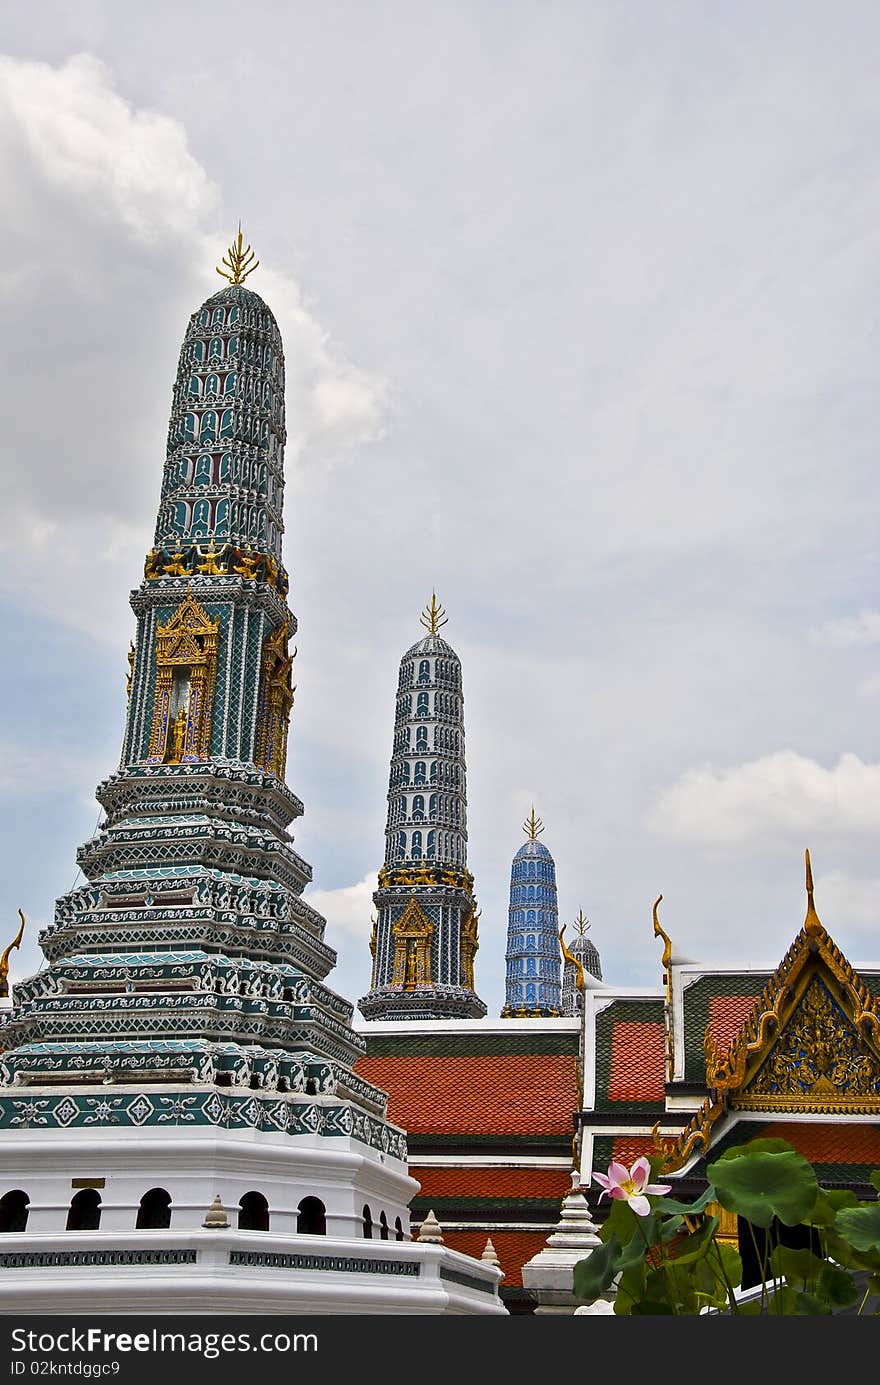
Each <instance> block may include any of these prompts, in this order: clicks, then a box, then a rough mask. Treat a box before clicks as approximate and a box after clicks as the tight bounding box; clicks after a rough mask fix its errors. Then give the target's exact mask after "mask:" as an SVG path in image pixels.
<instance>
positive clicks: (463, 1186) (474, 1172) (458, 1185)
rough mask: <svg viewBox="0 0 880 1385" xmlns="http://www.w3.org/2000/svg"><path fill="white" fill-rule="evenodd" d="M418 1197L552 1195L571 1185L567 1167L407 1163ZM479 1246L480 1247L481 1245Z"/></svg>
mask: <svg viewBox="0 0 880 1385" xmlns="http://www.w3.org/2000/svg"><path fill="white" fill-rule="evenodd" d="M409 1171H410V1173H411V1174H412V1176H413V1178H417V1179H418V1180H419V1182H420V1183H421V1185H422V1190H421V1192H420V1193H419V1194H417V1196H418V1197H420V1198H429V1199H430V1198H437V1199H440V1198H453V1197H455V1198H458V1197H460V1198H485V1197H498V1198H554V1199H558V1200H559V1202H560V1203H561V1201H562V1199H563V1197H564V1196H565V1194H566V1193H567V1192H568V1190H569V1188H570V1187H571V1174H570V1172H569V1171H568V1170H567V1169H497V1168H493V1169H487V1168H423V1167H421V1166H420V1165H418V1164H415V1165H410V1170H409ZM481 1249H482V1247H481Z"/></svg>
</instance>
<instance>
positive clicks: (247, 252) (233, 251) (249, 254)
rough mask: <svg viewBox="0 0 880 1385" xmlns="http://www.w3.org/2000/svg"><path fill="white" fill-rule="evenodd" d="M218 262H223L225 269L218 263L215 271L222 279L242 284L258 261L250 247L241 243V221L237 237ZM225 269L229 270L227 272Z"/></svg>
mask: <svg viewBox="0 0 880 1385" xmlns="http://www.w3.org/2000/svg"><path fill="white" fill-rule="evenodd" d="M220 263H221V264H224V265H225V266H226V269H221V268H220V265H217V266H216V269H217V273H218V274H219V275H220V277H221V278H222V279H228V280H229V282H230V284H243V283H244V281H245V279H246V278H247V277H248V275H249V274H253V272H254V270H255V269H256V267H257V265H258V264H259V263H260V261H259V260H258V259H255V258H254V252H253V250H252V249H251V247H250V246H249V245H247V246H243V244H242V235H241V222H239V223H238V238H237V239H236V240H234V241H233V242H232V244H231V245H230V247H229V249H228V250H227V251H226V254H225V255H224V256H223V259H222V260H221V262H220ZM227 270H228V271H229V273H228V274H227V272H226V271H227Z"/></svg>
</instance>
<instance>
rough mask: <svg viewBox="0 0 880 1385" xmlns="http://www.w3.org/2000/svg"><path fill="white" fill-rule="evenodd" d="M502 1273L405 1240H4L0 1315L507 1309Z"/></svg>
mask: <svg viewBox="0 0 880 1385" xmlns="http://www.w3.org/2000/svg"><path fill="white" fill-rule="evenodd" d="M175 1262H176V1263H175ZM501 1278H502V1276H501V1272H500V1271H499V1270H497V1269H496V1268H495V1267H494V1266H492V1265H486V1264H484V1263H482V1262H481V1261H479V1260H472V1259H471V1258H470V1256H467V1255H461V1254H459V1253H458V1252H457V1251H453V1250H448V1249H447V1248H446V1247H441V1246H431V1245H424V1246H423V1245H419V1244H418V1243H417V1242H412V1241H402V1242H394V1241H389V1242H384V1241H365V1240H358V1241H353V1240H336V1239H330V1238H329V1237H326V1236H302V1235H298V1236H273V1235H272V1234H271V1233H267V1232H262V1231H232V1230H230V1231H212V1230H207V1229H204V1228H203V1229H201V1230H198V1231H178V1232H174V1231H132V1232H129V1233H127V1234H126V1235H120V1234H119V1233H118V1232H109V1231H91V1232H73V1231H68V1232H63V1233H62V1234H61V1235H60V1236H59V1235H53V1236H45V1235H38V1236H32V1235H30V1234H28V1233H26V1232H25V1233H16V1232H9V1233H7V1234H5V1235H0V1304H2V1307H0V1313H4V1314H7V1313H17V1314H22V1313H75V1314H80V1313H82V1314H89V1315H91V1316H93V1317H94V1316H95V1314H96V1313H97V1314H100V1315H102V1316H103V1315H104V1314H107V1313H140V1312H143V1313H164V1314H173V1315H180V1314H185V1313H193V1314H195V1313H217V1314H224V1315H226V1314H236V1313H254V1314H256V1313H298V1314H326V1313H362V1314H382V1313H395V1314H396V1313H428V1314H435V1313H501V1314H506V1312H507V1310H506V1308H505V1307H504V1305H503V1303H502V1302H501V1299H500V1298H499V1297H498V1283H499V1281H500V1279H501Z"/></svg>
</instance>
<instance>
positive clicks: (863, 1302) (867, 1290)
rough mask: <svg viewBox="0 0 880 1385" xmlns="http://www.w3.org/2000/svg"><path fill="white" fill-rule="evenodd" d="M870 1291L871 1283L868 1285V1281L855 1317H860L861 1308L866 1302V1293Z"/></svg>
mask: <svg viewBox="0 0 880 1385" xmlns="http://www.w3.org/2000/svg"><path fill="white" fill-rule="evenodd" d="M870 1292H871V1285H870V1283H869V1284H868V1287H867V1289H866V1290H865V1297H864V1298H863V1299H862V1301H861V1303H860V1304H859V1311H858V1312H857V1313H856V1317H857V1318H860V1317H861V1316H862V1309H863V1308H864V1306H865V1304H866V1303H867V1302H868V1295H869V1294H870Z"/></svg>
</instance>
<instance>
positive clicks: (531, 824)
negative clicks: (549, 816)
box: [523, 803, 544, 842]
mask: <svg viewBox="0 0 880 1385" xmlns="http://www.w3.org/2000/svg"><path fill="white" fill-rule="evenodd" d="M523 831H524V832H525V834H526V836H527V837H528V839H529V841H530V842H535V841H537V840H538V835H539V833H541V832H543V831H544V824H543V822H542V821H541V819H540V818H536V817H535V805H534V803H533V804H532V811H531V813H530V814H529V816H528V817H527V818H526V820H525V822H524V823H523Z"/></svg>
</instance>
